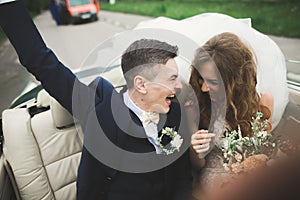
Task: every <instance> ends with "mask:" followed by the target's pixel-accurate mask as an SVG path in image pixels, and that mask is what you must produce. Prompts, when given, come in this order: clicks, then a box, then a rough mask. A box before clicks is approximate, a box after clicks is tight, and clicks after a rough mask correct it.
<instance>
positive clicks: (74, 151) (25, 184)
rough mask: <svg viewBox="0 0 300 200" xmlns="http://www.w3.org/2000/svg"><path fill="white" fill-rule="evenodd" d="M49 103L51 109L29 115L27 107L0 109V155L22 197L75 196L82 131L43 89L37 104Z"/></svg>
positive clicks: (67, 198)
mask: <svg viewBox="0 0 300 200" xmlns="http://www.w3.org/2000/svg"><path fill="white" fill-rule="evenodd" d="M49 99H50V101H49ZM47 102H50V103H47ZM48 104H50V110H48V111H45V112H41V113H39V114H36V115H34V116H33V117H32V118H31V116H30V114H29V112H28V108H19V109H9V110H5V111H4V112H3V114H2V117H3V134H4V145H3V154H4V156H5V158H6V159H7V161H8V163H9V164H10V166H11V170H12V173H13V175H14V179H15V182H16V186H17V188H18V191H17V192H18V193H19V195H20V197H21V199H24V200H27V199H28V200H34V199H39V200H40V199H43V200H48V199H58V200H72V199H76V178H77V168H78V165H79V161H80V156H81V149H82V132H81V130H80V129H79V130H77V129H78V126H74V121H73V117H72V116H71V115H70V114H69V113H68V111H66V110H65V109H64V108H63V107H62V106H61V105H59V104H58V102H57V101H56V100H54V99H53V98H50V96H48V97H47V93H45V92H44V91H42V92H41V93H39V95H38V100H37V106H48ZM76 127H77V128H76Z"/></svg>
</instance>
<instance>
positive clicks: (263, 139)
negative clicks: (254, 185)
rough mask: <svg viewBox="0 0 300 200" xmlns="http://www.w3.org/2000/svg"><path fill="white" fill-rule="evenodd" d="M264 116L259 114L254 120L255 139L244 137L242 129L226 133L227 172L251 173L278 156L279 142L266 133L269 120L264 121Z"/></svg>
mask: <svg viewBox="0 0 300 200" xmlns="http://www.w3.org/2000/svg"><path fill="white" fill-rule="evenodd" d="M262 116H263V114H262V113H261V112H258V113H257V114H256V117H255V118H253V122H252V130H253V137H242V133H241V130H240V127H238V130H237V131H236V130H234V131H231V132H230V133H229V132H227V133H226V138H225V139H226V140H225V143H224V145H223V146H222V147H221V150H222V152H223V157H224V168H225V170H226V171H229V172H233V173H240V172H249V171H251V170H253V169H256V168H257V167H260V166H265V165H267V161H269V160H270V159H271V158H273V157H275V155H277V153H278V150H279V148H278V144H279V140H278V138H276V137H274V136H272V134H268V133H267V132H266V131H265V129H266V127H267V125H268V120H264V121H262V120H261V117H262Z"/></svg>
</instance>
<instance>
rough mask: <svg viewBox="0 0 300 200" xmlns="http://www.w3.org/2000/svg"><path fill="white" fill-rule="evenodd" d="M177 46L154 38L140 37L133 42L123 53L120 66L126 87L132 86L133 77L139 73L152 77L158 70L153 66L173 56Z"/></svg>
mask: <svg viewBox="0 0 300 200" xmlns="http://www.w3.org/2000/svg"><path fill="white" fill-rule="evenodd" d="M177 53H178V47H177V46H172V45H170V44H168V43H166V42H161V41H158V40H154V39H140V40H137V41H135V42H133V43H132V44H131V45H130V46H129V47H128V48H127V49H126V51H125V52H124V53H123V55H122V59H121V67H122V70H123V74H124V78H125V80H126V82H127V87H128V88H132V87H133V79H134V77H135V76H137V75H141V76H143V77H145V78H148V79H150V80H151V79H153V78H154V77H155V76H156V75H157V74H158V71H159V70H156V69H157V68H155V66H158V64H166V63H167V61H168V60H169V59H171V58H175V57H176V56H177Z"/></svg>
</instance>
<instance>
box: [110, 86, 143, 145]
mask: <svg viewBox="0 0 300 200" xmlns="http://www.w3.org/2000/svg"><path fill="white" fill-rule="evenodd" d="M112 101H113V103H112V105H116V106H114V107H112V113H113V116H114V120H115V122H116V124H117V126H118V133H117V141H116V142H117V145H118V146H119V147H121V148H125V146H126V142H127V141H128V139H129V137H136V138H140V139H146V140H147V137H146V133H145V130H144V128H143V126H142V123H141V121H140V120H139V118H138V117H137V116H136V115H135V114H134V113H133V112H132V111H131V110H130V109H128V108H127V106H126V105H125V104H124V101H123V93H117V92H115V93H113V95H112Z"/></svg>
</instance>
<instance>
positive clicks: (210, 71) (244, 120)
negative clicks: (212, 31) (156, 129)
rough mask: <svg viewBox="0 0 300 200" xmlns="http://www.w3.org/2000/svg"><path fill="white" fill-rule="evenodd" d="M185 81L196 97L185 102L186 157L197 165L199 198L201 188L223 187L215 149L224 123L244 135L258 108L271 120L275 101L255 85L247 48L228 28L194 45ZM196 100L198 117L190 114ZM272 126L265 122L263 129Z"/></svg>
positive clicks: (223, 174) (220, 163) (225, 175)
mask: <svg viewBox="0 0 300 200" xmlns="http://www.w3.org/2000/svg"><path fill="white" fill-rule="evenodd" d="M190 84H191V86H192V87H193V89H194V91H195V93H196V96H197V101H198V102H193V101H188V102H187V104H186V105H187V109H188V112H190V114H189V115H188V116H190V122H191V126H192V127H193V129H194V134H193V135H192V139H191V144H192V147H191V159H192V163H193V165H194V167H195V169H196V182H195V193H194V196H195V197H197V198H199V197H200V198H204V197H205V192H208V191H209V190H211V189H217V188H218V187H222V186H223V184H226V179H227V180H228V176H229V173H227V172H225V170H224V167H223V160H222V158H221V157H222V152H221V151H220V150H219V147H221V146H222V145H224V144H223V141H224V137H225V134H224V133H225V131H226V129H227V130H228V131H229V132H230V131H232V130H237V129H238V127H239V128H240V130H241V133H242V136H243V137H245V136H252V135H253V133H252V129H251V121H252V117H255V114H256V113H257V112H262V113H263V117H262V119H261V120H265V119H268V120H269V121H271V120H272V119H271V118H272V113H273V104H274V103H273V96H272V95H271V94H270V93H258V92H257V91H256V85H257V78H256V65H255V62H254V55H253V54H252V52H251V50H250V48H249V47H248V46H247V45H246V44H244V43H243V42H242V41H241V40H240V39H239V37H238V36H236V35H234V34H232V33H228V32H224V33H221V34H219V35H216V36H214V37H212V38H211V39H210V40H208V41H207V42H206V43H205V44H204V45H203V46H202V47H200V48H198V49H197V51H196V53H195V57H194V60H193V63H192V71H191V77H190ZM195 106H199V110H200V120H198V121H197V120H195V118H193V117H191V116H196V115H197V113H193V112H194V111H195V110H196V109H195ZM271 128H272V126H271V123H269V124H268V126H267V128H266V131H268V132H270V130H271ZM208 153H209V154H208ZM206 155H207V156H206ZM197 169H198V170H197Z"/></svg>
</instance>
